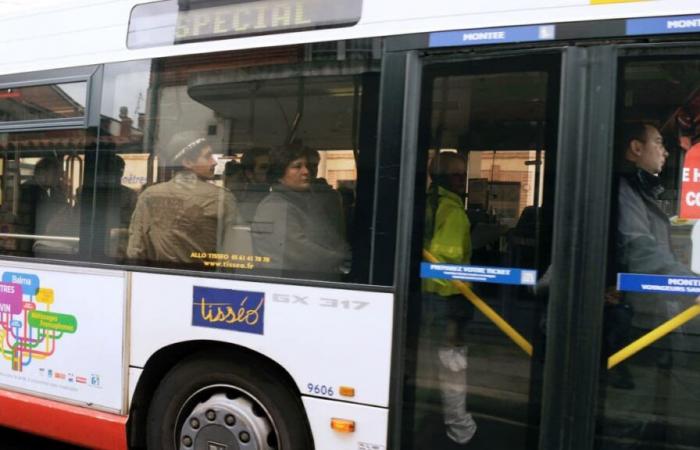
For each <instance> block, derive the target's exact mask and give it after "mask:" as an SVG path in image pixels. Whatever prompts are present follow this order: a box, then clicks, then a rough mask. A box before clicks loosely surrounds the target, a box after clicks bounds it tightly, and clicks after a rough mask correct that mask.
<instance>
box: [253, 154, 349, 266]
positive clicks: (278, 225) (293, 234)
mask: <svg viewBox="0 0 700 450" xmlns="http://www.w3.org/2000/svg"><path fill="white" fill-rule="evenodd" d="M270 159H271V161H270V162H271V166H270V172H269V174H270V179H271V180H273V181H274V182H275V184H273V186H272V190H271V192H270V194H269V195H268V196H267V197H265V198H264V199H263V200H262V202H260V205H259V206H258V209H257V211H256V213H255V220H254V222H253V224H252V234H253V247H254V250H255V254H256V256H263V257H269V258H270V262H269V263H268V264H264V265H262V266H260V267H261V268H268V269H273V270H274V274H275V275H282V276H294V277H299V276H301V277H304V278H314V279H323V280H340V276H341V265H342V264H343V262H344V260H345V259H346V258H347V257H348V255H349V251H348V245H347V243H346V242H345V239H344V238H343V237H342V236H341V235H340V234H339V233H337V232H332V231H333V230H335V229H336V227H334V225H333V224H334V223H335V222H334V219H335V220H337V218H331V217H325V215H323V214H321V213H319V211H320V210H319V208H313V207H312V205H313V202H314V201H315V199H314V194H313V193H312V192H311V177H310V173H309V168H308V161H307V158H306V150H305V149H304V148H301V147H294V146H285V147H280V148H278V149H275V150H273V151H272V152H271V155H270Z"/></svg>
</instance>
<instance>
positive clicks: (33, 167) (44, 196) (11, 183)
mask: <svg viewBox="0 0 700 450" xmlns="http://www.w3.org/2000/svg"><path fill="white" fill-rule="evenodd" d="M85 136H86V134H85V132H84V131H51V132H35V133H5V134H1V135H0V158H1V159H0V161H1V167H0V177H1V178H0V249H1V250H0V251H2V253H3V254H6V255H14V256H34V257H46V258H61V259H64V258H75V257H76V255H77V254H78V250H79V248H80V245H79V243H80V238H79V231H80V211H81V199H82V196H83V184H84V166H85V150H84V149H85V145H86V142H85V141H86V139H85Z"/></svg>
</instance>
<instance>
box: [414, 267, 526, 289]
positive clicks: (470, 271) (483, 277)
mask: <svg viewBox="0 0 700 450" xmlns="http://www.w3.org/2000/svg"><path fill="white" fill-rule="evenodd" d="M420 276H421V278H439V279H443V280H460V281H474V282H481V283H495V284H515V285H526V286H534V285H535V284H536V283H537V271H536V270H528V269H518V268H511V267H486V266H471V265H470V266H466V265H458V264H442V263H436V264H433V263H427V262H423V263H421V265H420Z"/></svg>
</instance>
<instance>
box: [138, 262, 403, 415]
mask: <svg viewBox="0 0 700 450" xmlns="http://www.w3.org/2000/svg"><path fill="white" fill-rule="evenodd" d="M131 286H132V292H131V295H132V297H131V298H132V306H131V362H130V365H131V366H136V367H144V366H145V365H146V362H147V361H148V359H149V358H150V357H151V355H153V354H154V353H155V352H157V351H158V350H159V349H161V348H163V347H166V346H170V345H172V344H176V343H178V342H185V341H194V340H198V341H201V340H210V341H220V342H227V343H231V344H235V345H238V346H242V347H246V348H248V349H251V350H253V351H256V352H258V353H261V354H262V355H265V356H267V357H268V358H270V359H272V360H274V361H275V362H277V363H278V364H279V365H281V366H282V367H283V368H284V369H285V370H287V371H288V372H289V374H290V375H291V377H292V378H293V379H294V381H295V383H296V384H297V387H298V389H299V390H300V391H301V393H302V394H305V395H311V396H316V397H323V398H333V399H338V400H348V401H352V402H357V403H365V404H369V405H375V406H387V405H388V397H389V373H390V355H391V335H392V333H391V329H392V314H393V313H392V311H393V295H392V294H390V293H378V292H362V291H352V290H341V289H326V288H318V287H308V286H293V285H282V284H268V283H252V282H243V281H233V280H221V279H204V278H195V277H183V276H172V275H160V274H145V273H134V274H133V278H132V285H131ZM340 386H348V387H352V388H354V390H355V395H354V396H353V397H343V396H341V395H340V392H339V390H340V389H339V388H340Z"/></svg>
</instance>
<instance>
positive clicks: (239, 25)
mask: <svg viewBox="0 0 700 450" xmlns="http://www.w3.org/2000/svg"><path fill="white" fill-rule="evenodd" d="M361 12H362V0H334V1H333V2H327V1H325V0H254V1H244V2H241V1H229V2H216V3H215V4H214V5H212V4H211V3H202V4H199V5H198V3H196V2H191V5H187V6H184V4H183V3H182V2H178V1H177V0H167V1H161V2H154V3H147V4H143V5H138V6H136V7H135V8H134V9H133V10H132V13H131V20H130V21H129V35H128V39H127V44H128V47H129V48H143V47H154V46H161V45H173V44H183V43H188V42H197V41H206V40H213V39H228V38H235V37H241V36H250V35H257V34H273V33H282V32H290V31H302V30H311V29H319V28H332V27H340V26H349V25H354V24H356V23H357V22H358V21H359V20H360V15H361Z"/></svg>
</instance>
